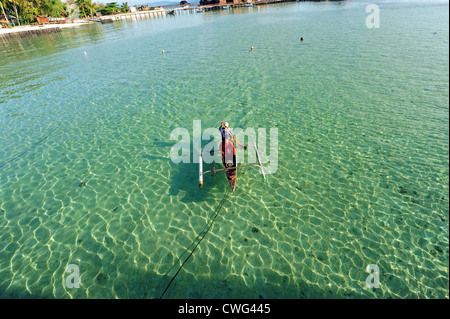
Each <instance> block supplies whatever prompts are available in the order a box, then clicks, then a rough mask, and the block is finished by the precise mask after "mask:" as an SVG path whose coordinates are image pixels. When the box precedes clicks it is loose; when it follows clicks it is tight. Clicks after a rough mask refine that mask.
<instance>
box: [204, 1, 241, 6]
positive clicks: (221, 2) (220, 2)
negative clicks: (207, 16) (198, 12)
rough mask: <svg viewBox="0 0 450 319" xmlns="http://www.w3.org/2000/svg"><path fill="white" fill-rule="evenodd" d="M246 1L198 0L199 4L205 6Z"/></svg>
mask: <svg viewBox="0 0 450 319" xmlns="http://www.w3.org/2000/svg"><path fill="white" fill-rule="evenodd" d="M243 2H246V1H243V0H200V5H201V6H207V5H218V6H222V5H227V4H238V3H243Z"/></svg>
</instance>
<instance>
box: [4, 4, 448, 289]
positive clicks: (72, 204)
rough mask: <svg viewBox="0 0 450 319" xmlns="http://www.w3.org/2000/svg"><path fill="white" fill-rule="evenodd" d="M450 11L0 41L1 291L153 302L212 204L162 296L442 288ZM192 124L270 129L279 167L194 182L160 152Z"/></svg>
mask: <svg viewBox="0 0 450 319" xmlns="http://www.w3.org/2000/svg"><path fill="white" fill-rule="evenodd" d="M370 3H376V4H377V5H378V6H379V8H380V28H375V29H369V28H367V27H366V24H365V22H366V18H367V16H368V15H369V13H366V6H367V5H368V4H370ZM448 9H449V7H448V1H380V2H365V1H348V2H346V1H343V2H337V3H336V2H313V3H308V2H307V3H287V4H283V5H267V6H256V7H254V8H236V9H232V10H226V11H211V12H204V13H195V12H192V13H179V14H177V15H175V16H174V17H171V16H162V17H155V18H150V19H138V20H128V21H123V22H115V23H113V24H105V25H101V24H94V25H89V26H83V27H80V28H76V29H71V30H69V29H68V30H63V31H62V32H61V33H55V34H52V35H46V36H41V37H33V38H24V39H20V40H10V41H8V42H0V229H1V233H0V297H1V298H159V297H160V296H161V294H162V293H163V291H164V289H165V288H166V287H167V285H168V284H169V282H170V279H171V278H172V277H173V276H174V275H175V273H176V271H177V270H178V268H179V267H180V265H181V263H183V262H184V260H185V259H186V258H187V257H188V255H189V253H190V252H191V251H192V248H193V247H194V245H195V244H196V243H197V242H198V237H197V236H199V235H200V236H201V235H202V234H203V232H204V231H205V229H206V227H207V225H208V222H209V221H210V220H211V218H213V216H214V215H215V214H216V212H218V216H217V218H216V219H215V221H214V224H213V226H212V227H211V229H210V230H209V232H208V233H207V234H206V236H205V237H204V239H203V241H202V242H201V243H200V244H199V245H198V247H197V249H196V250H195V252H194V253H193V255H192V257H191V258H190V259H189V260H188V261H187V262H186V264H185V265H184V267H183V268H182V270H181V271H180V273H179V274H178V276H177V277H176V278H175V280H174V281H173V283H172V284H171V286H170V288H169V289H168V290H167V292H166V294H165V295H164V297H165V298H448V297H449V268H448V267H449V254H448V253H449V244H448V238H449V233H448V226H449V108H448V103H449V82H448V79H449V54H448V45H449V33H448V32H449V30H448V25H449V18H448V12H449V10H448ZM300 37H304V41H303V42H300V41H299V38H300ZM251 46H253V47H254V50H253V51H251V50H250V47H251ZM162 50H164V51H165V54H162ZM84 52H86V55H85V54H84ZM194 120H201V124H202V128H209V127H218V125H219V124H220V122H221V121H224V120H226V121H228V122H230V125H231V126H232V127H241V128H255V129H258V128H266V129H267V130H268V131H269V129H270V128H277V129H278V142H279V143H278V169H277V172H276V173H275V174H272V175H269V176H268V180H267V182H266V183H263V182H262V181H261V177H260V176H259V175H258V174H259V173H258V170H257V169H254V168H243V169H241V170H239V173H238V180H237V186H236V192H235V193H231V192H230V193H228V194H227V195H225V194H226V190H227V189H228V188H229V186H228V182H227V181H226V179H225V177H224V176H223V175H220V174H219V173H218V174H217V175H216V176H214V177H212V176H206V177H205V186H204V187H203V189H199V188H198V164H195V163H192V164H190V163H181V164H174V163H173V162H171V161H170V156H169V155H170V150H171V148H172V146H173V145H174V143H176V141H172V140H170V133H171V132H172V130H174V129H175V128H180V127H181V128H185V129H187V130H189V132H190V133H191V134H192V123H193V121H194ZM191 142H192V140H191ZM205 143H206V142H205ZM191 152H192V147H191ZM210 167H211V165H208V164H205V169H207V168H208V169H209V168H210ZM370 264H374V265H377V266H378V268H379V279H380V288H368V287H367V286H366V279H367V277H368V276H369V273H368V272H366V267H367V266H368V265H370ZM68 265H76V266H78V267H79V271H80V287H79V288H70V287H67V286H66V279H67V278H68V276H69V275H70V273H69V272H65V270H66V268H67V266H68Z"/></svg>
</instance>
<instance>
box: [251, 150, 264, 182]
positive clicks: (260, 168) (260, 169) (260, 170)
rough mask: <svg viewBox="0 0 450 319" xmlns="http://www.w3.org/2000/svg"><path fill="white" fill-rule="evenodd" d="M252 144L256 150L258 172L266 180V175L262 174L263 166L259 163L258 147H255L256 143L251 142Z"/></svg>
mask: <svg viewBox="0 0 450 319" xmlns="http://www.w3.org/2000/svg"><path fill="white" fill-rule="evenodd" d="M253 146H254V147H255V152H256V159H257V160H258V165H259V172H260V173H261V175H262V178H263V181H264V182H265V181H266V175H265V174H264V169H263V166H262V164H261V159H260V158H259V154H258V149H257V148H256V143H255V144H253Z"/></svg>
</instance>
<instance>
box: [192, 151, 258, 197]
mask: <svg viewBox="0 0 450 319" xmlns="http://www.w3.org/2000/svg"><path fill="white" fill-rule="evenodd" d="M253 147H254V148H255V152H256V159H257V161H258V165H256V164H249V165H241V166H237V167H230V168H221V169H216V167H214V166H213V169H212V170H208V171H204V172H203V157H202V155H200V156H199V160H198V163H199V165H198V186H200V188H202V187H203V175H205V174H207V173H212V174H213V175H215V174H216V172H220V171H228V170H233V169H237V168H242V167H250V166H253V167H259V172H260V173H261V176H262V178H263V181H264V182H265V181H266V174H265V173H264V168H263V166H262V164H261V158H260V157H259V153H258V149H257V148H256V143H255V144H253ZM213 152H215V151H211V153H213Z"/></svg>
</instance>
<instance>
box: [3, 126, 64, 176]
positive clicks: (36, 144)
mask: <svg viewBox="0 0 450 319" xmlns="http://www.w3.org/2000/svg"><path fill="white" fill-rule="evenodd" d="M61 125H62V122H61V123H60V124H59V125H58V126H57V127H55V128H54V129H53V130H52V131H51V132H50V133H48V134H47V135H46V136H45V137H44V138H42V139H41V140H40V141H38V142H37V143H35V144H33V145H32V146H31V147H30V148H29V149H26V150H25V151H23V152H22V153H20V154H19V155H17V156H15V157H13V158H12V159H10V160H8V161H6V162H5V163H3V164H1V165H0V168H3V166H6V165H7V164H9V163H11V162H14V161H15V160H17V159H19V158H21V157H23V156H24V155H25V154H26V153H28V152H29V151H31V150H32V149H34V148H35V147H36V146H38V145H39V144H41V143H42V142H44V141H45V140H46V139H48V138H49V137H50V135H52V134H53V133H54V132H55V131H56V130H57V129H58V128H59V127H60V126H61Z"/></svg>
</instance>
